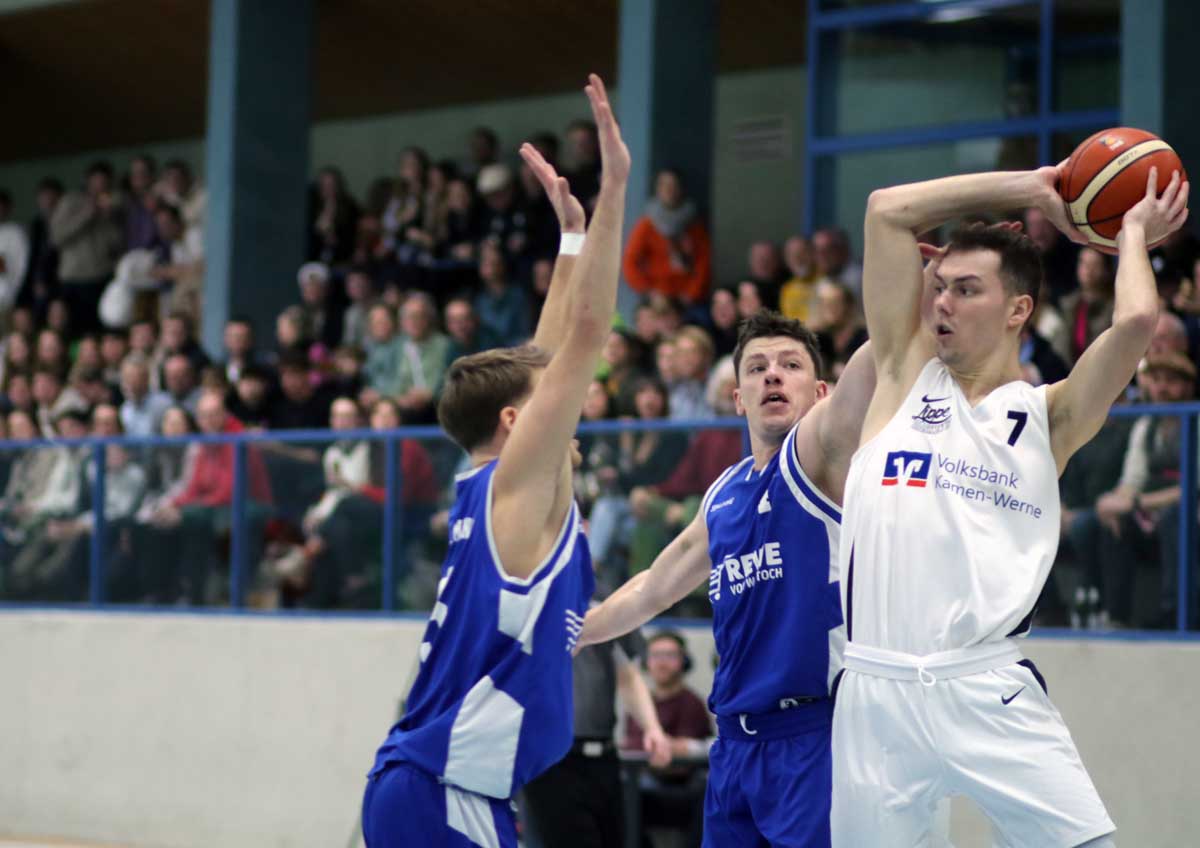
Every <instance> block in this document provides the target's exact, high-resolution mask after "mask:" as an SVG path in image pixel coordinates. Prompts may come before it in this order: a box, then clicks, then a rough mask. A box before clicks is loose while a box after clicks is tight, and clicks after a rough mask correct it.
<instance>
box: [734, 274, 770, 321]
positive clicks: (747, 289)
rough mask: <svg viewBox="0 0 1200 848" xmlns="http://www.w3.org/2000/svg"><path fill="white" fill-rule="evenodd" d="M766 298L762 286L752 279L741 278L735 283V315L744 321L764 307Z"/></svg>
mask: <svg viewBox="0 0 1200 848" xmlns="http://www.w3.org/2000/svg"><path fill="white" fill-rule="evenodd" d="M766 304H767V298H766V297H765V296H764V295H763V290H762V286H760V285H759V284H758V283H757V282H755V281H754V280H742V281H741V282H740V283H738V284H737V316H738V320H739V321H744V320H746V319H747V318H749V317H750V316H751V315H755V314H756V313H758V312H759V311H761V310H762V309H765V308H766Z"/></svg>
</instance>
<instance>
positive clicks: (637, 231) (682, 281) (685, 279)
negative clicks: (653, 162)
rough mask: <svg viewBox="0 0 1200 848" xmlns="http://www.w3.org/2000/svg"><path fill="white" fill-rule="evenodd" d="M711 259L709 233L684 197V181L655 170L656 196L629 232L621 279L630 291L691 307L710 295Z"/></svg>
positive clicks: (690, 203)
mask: <svg viewBox="0 0 1200 848" xmlns="http://www.w3.org/2000/svg"><path fill="white" fill-rule="evenodd" d="M711 260H712V257H711V245H710V242H709V237H708V230H707V229H706V228H705V226H704V223H703V222H702V221H701V220H700V218H699V216H698V214H697V212H696V204H695V203H693V202H692V201H691V200H690V199H689V198H687V197H686V196H685V195H684V189H683V180H682V178H681V177H680V175H679V173H678V172H676V171H673V170H671V169H665V170H662V171H659V173H658V176H657V177H656V178H655V183H654V197H653V198H651V199H650V201H649V202H648V203H647V204H646V213H645V215H643V216H642V217H641V218H640V219H638V221H637V223H636V224H634V227H633V230H632V232H630V234H629V243H628V245H627V246H626V248H625V257H624V259H623V261H622V265H621V267H622V270H623V272H624V274H625V281H626V282H627V283H629V286H630V288H632V289H633V290H634V291H637V292H642V293H643V294H644V293H647V292H651V291H655V292H659V293H660V294H664V295H666V296H667V297H676V298H680V299H681V300H683V301H685V302H686V303H688V304H689V305H694V304H698V303H702V302H704V300H705V298H707V296H708V286H709V277H710V274H711V271H712V269H711Z"/></svg>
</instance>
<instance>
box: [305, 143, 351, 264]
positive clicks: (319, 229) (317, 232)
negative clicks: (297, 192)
mask: <svg viewBox="0 0 1200 848" xmlns="http://www.w3.org/2000/svg"><path fill="white" fill-rule="evenodd" d="M357 224H358V204H357V203H356V202H355V201H354V198H353V197H351V196H350V192H349V191H347V189H346V180H345V178H344V177H343V176H342V172H341V171H340V170H338V169H337V168H334V167H331V166H328V165H327V166H325V167H324V168H322V169H321V171H320V173H318V174H317V180H316V183H315V184H314V185H313V187H312V190H311V192H310V197H309V207H308V258H309V259H310V260H312V261H315V262H323V263H325V264H326V265H340V264H341V263H343V262H345V261H347V260H348V259H349V258H350V254H351V253H352V252H353V250H354V236H355V228H356V226H357Z"/></svg>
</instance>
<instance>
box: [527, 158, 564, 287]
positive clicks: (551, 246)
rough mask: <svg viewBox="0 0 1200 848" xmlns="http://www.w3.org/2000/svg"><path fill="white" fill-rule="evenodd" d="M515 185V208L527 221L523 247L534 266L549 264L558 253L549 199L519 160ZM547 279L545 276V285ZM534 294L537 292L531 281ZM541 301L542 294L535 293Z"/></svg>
mask: <svg viewBox="0 0 1200 848" xmlns="http://www.w3.org/2000/svg"><path fill="white" fill-rule="evenodd" d="M517 176H518V184H519V185H520V189H521V191H520V197H519V200H518V201H517V202H518V205H519V206H520V207H521V208H523V209H524V210H525V217H526V220H527V222H528V223H527V226H526V232H527V234H528V237H529V242H528V244H527V246H526V250H527V251H528V253H529V255H530V257H531V259H532V260H533V263H534V266H535V267H536V265H537V263H550V264H553V257H554V255H555V254H557V253H558V242H559V235H560V230H559V226H558V215H557V214H555V212H554V206H553V205H552V204H551V203H550V198H549V197H548V196H547V195H546V192H545V190H544V189H543V188H542V183H541V181H540V180H539V179H538V176H537V174H536V173H535V172H534V170H533V168H531V167H529V163H528V162H525V161H522V162H521V163H520V167H519V168H518V170H517ZM548 281H549V278H548V276H547V282H548ZM534 291H535V292H538V288H537V285H536V280H535V287H534ZM538 293H539V294H540V296H541V298H542V299H543V300H544V299H545V297H546V295H545V292H544V291H542V292H538Z"/></svg>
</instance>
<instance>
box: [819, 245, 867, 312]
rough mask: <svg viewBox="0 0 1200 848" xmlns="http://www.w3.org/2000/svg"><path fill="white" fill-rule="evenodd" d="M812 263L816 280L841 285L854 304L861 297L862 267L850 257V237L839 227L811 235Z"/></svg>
mask: <svg viewBox="0 0 1200 848" xmlns="http://www.w3.org/2000/svg"><path fill="white" fill-rule="evenodd" d="M813 262H814V264H815V265H816V271H817V278H818V279H821V280H830V281H832V282H835V283H841V284H842V285H843V286H845V287H846V288H847V289H849V290H850V293H851V294H852V295H854V300H855V303H858V302H859V300H860V299H861V297H862V265H860V264H859V263H858V262H856V261H854V258H853V257H852V256H851V255H850V236H848V235H847V234H846V231H845V230H843V229H841V228H840V227H826V228H825V229H823V230H817V231H816V232H815V233H813Z"/></svg>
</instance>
